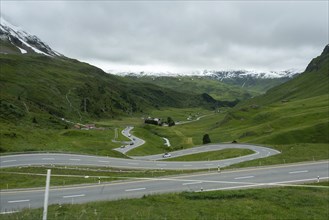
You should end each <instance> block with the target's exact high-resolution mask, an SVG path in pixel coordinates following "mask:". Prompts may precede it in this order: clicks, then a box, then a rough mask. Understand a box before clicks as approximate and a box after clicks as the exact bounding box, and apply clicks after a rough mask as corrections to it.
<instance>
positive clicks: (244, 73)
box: [108, 69, 303, 80]
mask: <svg viewBox="0 0 329 220" xmlns="http://www.w3.org/2000/svg"><path fill="white" fill-rule="evenodd" d="M108 72H110V73H112V74H115V75H119V76H134V77H147V76H150V77H182V76H191V77H193V76H195V77H208V78H216V79H218V80H223V79H228V78H248V77H252V78H263V79H274V78H292V77H294V76H296V75H297V74H299V73H301V72H303V70H298V69H289V70H283V71H259V70H203V71H192V72H184V73H174V72H144V71H142V72H131V71H129V72H120V71H115V70H110V71H108Z"/></svg>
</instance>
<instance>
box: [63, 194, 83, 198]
mask: <svg viewBox="0 0 329 220" xmlns="http://www.w3.org/2000/svg"><path fill="white" fill-rule="evenodd" d="M84 196H85V194H79V195H68V196H63V198H75V197H84Z"/></svg>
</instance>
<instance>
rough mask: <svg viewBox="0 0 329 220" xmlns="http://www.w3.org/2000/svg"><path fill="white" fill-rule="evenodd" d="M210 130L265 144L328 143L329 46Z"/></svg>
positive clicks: (234, 138)
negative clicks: (299, 71)
mask: <svg viewBox="0 0 329 220" xmlns="http://www.w3.org/2000/svg"><path fill="white" fill-rule="evenodd" d="M211 133H213V134H219V136H220V137H221V138H222V139H224V140H239V141H247V142H256V143H263V144H294V143H326V144H328V143H329V135H328V134H329V46H328V45H327V46H326V47H325V49H324V51H323V52H322V54H321V55H320V56H319V57H317V58H314V59H313V60H312V61H311V63H310V64H309V65H308V67H307V68H306V71H305V72H304V73H302V74H300V75H299V76H298V77H296V78H294V79H292V80H290V81H288V82H286V83H284V84H282V85H279V86H277V87H274V88H272V89H270V90H269V91H268V92H267V93H266V94H264V95H261V96H258V97H255V98H253V99H250V100H247V101H245V102H243V103H240V104H239V105H237V106H236V107H235V108H234V109H233V110H232V111H230V112H229V113H228V114H227V115H226V116H225V118H224V119H223V120H221V121H219V122H218V123H217V124H216V125H215V126H214V128H213V130H212V132H211Z"/></svg>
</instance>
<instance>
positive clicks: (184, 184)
mask: <svg viewBox="0 0 329 220" xmlns="http://www.w3.org/2000/svg"><path fill="white" fill-rule="evenodd" d="M200 183H202V182H201V181H199V182H191V183H183V184H182V185H183V186H186V185H193V184H200Z"/></svg>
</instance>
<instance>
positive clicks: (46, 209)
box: [42, 169, 51, 220]
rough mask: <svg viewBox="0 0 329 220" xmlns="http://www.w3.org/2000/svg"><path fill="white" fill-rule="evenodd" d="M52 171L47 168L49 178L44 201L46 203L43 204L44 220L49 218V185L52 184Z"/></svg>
mask: <svg viewBox="0 0 329 220" xmlns="http://www.w3.org/2000/svg"><path fill="white" fill-rule="evenodd" d="M50 173H51V169H48V170H47V180H46V190H45V202H44V205H43V217H42V220H47V211H48V197H49V185H50Z"/></svg>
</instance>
